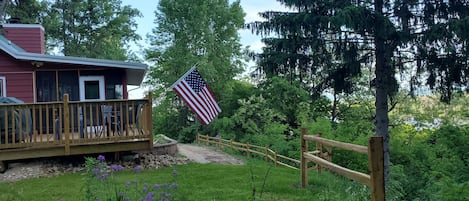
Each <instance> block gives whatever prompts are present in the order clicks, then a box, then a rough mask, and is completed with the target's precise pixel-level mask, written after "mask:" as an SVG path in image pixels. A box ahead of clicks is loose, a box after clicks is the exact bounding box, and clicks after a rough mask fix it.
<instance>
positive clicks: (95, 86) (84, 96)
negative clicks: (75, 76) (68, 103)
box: [79, 76, 105, 101]
mask: <svg viewBox="0 0 469 201" xmlns="http://www.w3.org/2000/svg"><path fill="white" fill-rule="evenodd" d="M79 80H80V100H82V101H83V100H104V98H105V97H104V76H80V78H79Z"/></svg>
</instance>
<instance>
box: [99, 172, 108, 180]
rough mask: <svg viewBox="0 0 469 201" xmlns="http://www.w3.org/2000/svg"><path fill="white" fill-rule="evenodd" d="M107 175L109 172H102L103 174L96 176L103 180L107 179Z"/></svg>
mask: <svg viewBox="0 0 469 201" xmlns="http://www.w3.org/2000/svg"><path fill="white" fill-rule="evenodd" d="M108 177H109V174H108V173H104V174H102V175H100V176H99V177H98V179H99V180H105V179H107V178H108Z"/></svg>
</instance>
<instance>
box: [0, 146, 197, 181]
mask: <svg viewBox="0 0 469 201" xmlns="http://www.w3.org/2000/svg"><path fill="white" fill-rule="evenodd" d="M84 157H85V156H70V157H56V158H47V159H32V160H22V161H14V162H10V163H9V165H8V166H9V168H8V170H7V171H6V172H5V173H3V174H0V182H14V181H19V180H23V179H30V178H38V177H51V176H57V175H62V174H65V173H76V172H83V171H84V169H85V167H84V165H83V164H84ZM89 157H95V156H89ZM106 157H107V158H112V157H111V156H106ZM188 162H190V160H189V159H187V158H186V157H183V156H170V155H156V154H155V153H151V152H148V153H128V154H125V155H121V157H120V160H118V161H109V160H108V165H109V166H110V165H122V166H124V168H126V169H133V168H134V167H135V166H137V165H141V166H142V167H143V168H144V169H156V168H161V167H170V166H174V165H181V164H186V163H188Z"/></svg>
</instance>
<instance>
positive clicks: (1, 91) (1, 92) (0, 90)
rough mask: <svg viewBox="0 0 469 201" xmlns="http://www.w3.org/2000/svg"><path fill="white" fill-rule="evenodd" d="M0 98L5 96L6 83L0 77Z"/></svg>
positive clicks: (3, 78)
mask: <svg viewBox="0 0 469 201" xmlns="http://www.w3.org/2000/svg"><path fill="white" fill-rule="evenodd" d="M0 96H3V97H6V96H7V81H6V79H5V77H3V76H0Z"/></svg>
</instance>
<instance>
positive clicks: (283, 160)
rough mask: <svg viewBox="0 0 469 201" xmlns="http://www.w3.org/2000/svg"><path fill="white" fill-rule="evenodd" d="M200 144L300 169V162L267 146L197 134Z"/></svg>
mask: <svg viewBox="0 0 469 201" xmlns="http://www.w3.org/2000/svg"><path fill="white" fill-rule="evenodd" d="M201 143H203V144H205V145H207V146H209V145H214V146H216V147H218V148H230V149H232V150H238V151H243V152H245V153H246V156H247V157H253V156H254V155H257V156H259V157H261V158H264V159H265V161H266V162H273V163H274V164H275V165H276V166H277V165H281V166H284V167H288V168H291V169H295V170H299V169H300V163H301V161H300V160H297V159H293V158H290V157H287V156H284V155H280V154H278V153H277V152H276V151H274V150H272V149H270V148H269V147H268V146H265V147H262V146H258V145H253V144H249V143H240V142H235V141H233V140H227V139H223V138H219V137H211V136H208V135H200V134H198V135H197V144H201Z"/></svg>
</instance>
